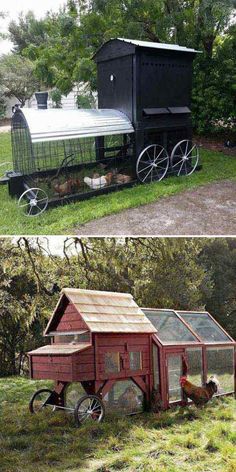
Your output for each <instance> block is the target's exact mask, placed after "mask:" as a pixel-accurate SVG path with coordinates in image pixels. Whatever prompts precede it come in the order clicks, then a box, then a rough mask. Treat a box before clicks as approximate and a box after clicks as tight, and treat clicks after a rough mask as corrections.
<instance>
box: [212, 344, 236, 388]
mask: <svg viewBox="0 0 236 472" xmlns="http://www.w3.org/2000/svg"><path fill="white" fill-rule="evenodd" d="M212 375H213V376H215V377H216V378H217V380H218V381H219V390H218V392H217V393H218V394H222V393H231V392H233V391H234V348H233V347H227V348H225V347H218V348H215V347H214V348H207V377H208V379H209V377H211V376H212Z"/></svg>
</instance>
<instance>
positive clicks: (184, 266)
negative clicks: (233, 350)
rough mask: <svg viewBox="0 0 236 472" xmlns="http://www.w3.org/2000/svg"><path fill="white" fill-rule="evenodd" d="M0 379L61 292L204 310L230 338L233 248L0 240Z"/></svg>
mask: <svg viewBox="0 0 236 472" xmlns="http://www.w3.org/2000/svg"><path fill="white" fill-rule="evenodd" d="M0 257H1V267H0V366H1V367H0V376H3V375H11V374H15V373H19V372H21V370H22V366H23V365H24V359H25V354H26V352H27V351H29V350H31V349H34V348H36V347H38V346H40V345H42V344H43V343H44V342H45V340H44V339H43V336H42V333H43V331H44V329H45V327H46V324H47V321H48V319H49V317H50V315H51V313H52V311H53V309H54V307H55V305H56V303H57V301H58V297H59V292H60V289H61V288H63V287H74V288H85V289H86V288H87V289H94V290H108V291H109V290H110V291H119V292H129V293H132V295H133V296H134V298H135V300H136V301H137V303H138V304H139V305H140V306H148V307H153V308H175V309H179V310H181V309H182V310H205V309H206V310H208V311H209V312H210V313H212V314H213V316H214V317H215V318H216V320H217V321H219V323H220V324H222V326H223V327H225V329H226V330H228V331H229V333H230V334H231V335H232V336H233V337H235V336H236V323H235V319H236V296H235V293H236V282H235V272H236V242H235V240H234V239H223V238H221V239H214V238H212V239H204V238H202V239H201V238H199V239H195V238H135V239H132V238H119V239H116V238H106V239H104V238H89V239H86V238H85V239H81V238H78V237H68V238H65V241H64V257H62V258H61V257H58V256H54V255H52V254H51V253H50V248H49V246H48V244H47V238H42V237H38V238H19V240H18V242H17V243H16V242H14V243H12V242H9V241H6V240H4V239H1V240H0Z"/></svg>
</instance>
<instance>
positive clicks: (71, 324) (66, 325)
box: [52, 303, 88, 332]
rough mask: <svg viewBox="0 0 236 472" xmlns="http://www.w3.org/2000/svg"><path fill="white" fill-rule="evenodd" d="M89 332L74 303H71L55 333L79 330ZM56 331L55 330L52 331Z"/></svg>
mask: <svg viewBox="0 0 236 472" xmlns="http://www.w3.org/2000/svg"><path fill="white" fill-rule="evenodd" d="M83 329H84V330H88V327H87V325H86V324H85V322H84V321H83V319H82V318H81V316H80V314H79V313H78V311H77V310H76V308H75V306H74V305H73V304H72V303H69V304H68V305H67V306H66V308H65V311H64V313H63V315H62V317H61V319H60V321H59V323H58V325H57V326H55V331H58V332H60V331H61V332H62V331H78V330H83ZM52 331H54V330H52Z"/></svg>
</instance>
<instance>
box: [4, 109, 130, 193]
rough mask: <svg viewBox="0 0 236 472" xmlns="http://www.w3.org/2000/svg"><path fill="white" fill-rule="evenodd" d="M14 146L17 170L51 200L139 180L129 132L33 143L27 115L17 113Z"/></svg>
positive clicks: (14, 121)
mask: <svg viewBox="0 0 236 472" xmlns="http://www.w3.org/2000/svg"><path fill="white" fill-rule="evenodd" d="M12 149H13V164H14V171H15V172H17V173H21V175H23V176H24V181H25V184H26V186H28V187H29V188H30V187H37V188H40V189H42V190H43V191H44V192H45V193H46V194H47V196H48V198H49V201H50V200H52V199H61V198H63V197H66V196H69V195H73V194H86V193H89V192H91V191H97V190H100V189H104V188H107V187H112V186H117V185H123V184H129V183H132V182H134V181H136V175H135V170H134V168H133V154H134V143H133V138H132V136H131V135H129V134H115V135H108V136H98V137H86V138H75V139H64V140H53V141H42V142H35V143H33V142H32V140H31V136H30V133H29V130H28V126H27V123H26V120H25V119H24V116H23V114H21V113H15V116H14V117H13V120H12ZM26 188H27V187H26Z"/></svg>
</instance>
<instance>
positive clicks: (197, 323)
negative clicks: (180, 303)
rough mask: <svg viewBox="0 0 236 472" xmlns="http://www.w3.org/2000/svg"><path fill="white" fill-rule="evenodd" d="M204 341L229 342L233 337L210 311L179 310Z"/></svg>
mask: <svg viewBox="0 0 236 472" xmlns="http://www.w3.org/2000/svg"><path fill="white" fill-rule="evenodd" d="M179 314H180V315H181V317H182V318H183V319H184V320H185V321H186V323H188V324H189V325H190V326H191V328H192V329H193V331H194V332H195V333H196V334H197V335H198V336H199V337H200V339H201V340H202V341H203V342H206V343H210V342H229V341H230V340H231V338H230V337H229V336H228V335H227V334H226V333H225V331H223V329H222V328H221V327H220V326H218V325H217V324H216V322H215V321H214V320H213V318H211V317H210V316H209V314H208V313H190V312H179Z"/></svg>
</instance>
